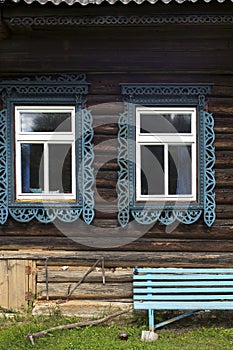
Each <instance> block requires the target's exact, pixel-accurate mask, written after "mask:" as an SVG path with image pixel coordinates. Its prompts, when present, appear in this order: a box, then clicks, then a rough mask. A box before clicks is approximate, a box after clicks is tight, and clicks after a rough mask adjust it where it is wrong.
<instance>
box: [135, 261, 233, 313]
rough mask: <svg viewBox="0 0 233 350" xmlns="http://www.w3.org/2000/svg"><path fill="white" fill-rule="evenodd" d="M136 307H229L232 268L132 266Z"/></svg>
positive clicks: (231, 306) (232, 301) (232, 299)
mask: <svg viewBox="0 0 233 350" xmlns="http://www.w3.org/2000/svg"><path fill="white" fill-rule="evenodd" d="M133 296H134V308H135V309H139V310H142V309H148V310H149V309H158V310H159V309H160V310H169V309H170V310H178V309H179V310H203V309H204V310H210V309H215V310H218V309H220V310H232V309H233V269H231V268H229V269H228V268H226V269H225V268H217V269H214V268H213V269H202V268H201V269H191V268H154V269H151V268H135V269H134V277H133Z"/></svg>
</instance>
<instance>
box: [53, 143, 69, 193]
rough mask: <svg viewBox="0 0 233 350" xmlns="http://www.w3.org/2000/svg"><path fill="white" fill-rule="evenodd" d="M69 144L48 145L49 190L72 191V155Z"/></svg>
mask: <svg viewBox="0 0 233 350" xmlns="http://www.w3.org/2000/svg"><path fill="white" fill-rule="evenodd" d="M71 152H72V151H71V145H70V144H50V145H49V191H50V192H55V193H56V192H57V193H72V160H71V159H72V157H71Z"/></svg>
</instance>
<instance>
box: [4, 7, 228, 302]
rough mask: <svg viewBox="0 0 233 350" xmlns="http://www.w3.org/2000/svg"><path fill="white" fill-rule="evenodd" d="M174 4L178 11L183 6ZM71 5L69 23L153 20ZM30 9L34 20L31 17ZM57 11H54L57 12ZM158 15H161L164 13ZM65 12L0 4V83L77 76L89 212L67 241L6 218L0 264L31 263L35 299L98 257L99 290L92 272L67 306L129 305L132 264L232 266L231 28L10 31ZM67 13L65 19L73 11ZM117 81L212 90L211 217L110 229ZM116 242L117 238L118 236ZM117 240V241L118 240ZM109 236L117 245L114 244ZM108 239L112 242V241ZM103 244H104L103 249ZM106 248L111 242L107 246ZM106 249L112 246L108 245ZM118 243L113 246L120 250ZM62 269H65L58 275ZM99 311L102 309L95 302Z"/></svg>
mask: <svg viewBox="0 0 233 350" xmlns="http://www.w3.org/2000/svg"><path fill="white" fill-rule="evenodd" d="M182 6H183V7H182ZM182 6H181V7H180V6H174V7H170V8H169V9H168V7H164V5H161V6H159V7H158V8H157V9H158V11H157V12H158V13H159V14H162V13H166V14H173V15H174V14H176V13H177V14H178V13H179V14H180V13H181V14H182V13H183V14H185V13H186V14H192V13H193V14H194V13H205V14H206V13H210V12H211V13H213V14H218V13H220V12H221V13H226V14H229V13H231V14H232V13H233V11H232V4H229V5H227V4H226V3H224V4H221V6H222V7H221V11H220V5H216V4H215V5H213V6H212V5H211V6H212V7H211V11H210V10H209V9H210V7H209V5H207V4H206V6H204V5H203V6H200V5H195V6H194V4H191V6H190V4H189V5H187V6H186V5H182ZM151 9H152V7H150V6H148V5H147V6H144V5H143V6H140V11H139V8H138V7H137V6H129V7H127V6H126V7H123V6H118V7H116V8H115V10H116V12H115V13H113V8H112V7H110V6H103V7H102V12H101V7H99V8H98V10H97V12H95V11H94V10H93V8H91V7H90V8H88V7H87V8H86V9H83V8H79V7H74V11H75V14H76V15H85V14H87V15H95V14H98V15H101V14H105V15H106V14H108V15H112V14H118V15H135V14H137V15H143V14H153V12H154V13H155V14H156V13H157V12H156V10H155V7H153V10H152V11H151ZM36 11H37V12H36ZM62 11H63V12H62ZM165 11H166V12H165ZM36 13H37V14H39V15H43V14H46V15H54V14H64V15H69V14H71V10H69V9H68V8H67V7H64V8H60V12H59V9H57V8H56V9H55V8H53V6H47V7H46V6H45V7H40V6H39V7H38V8H37V7H36V6H34V7H30V10H29V8H28V7H24V6H18V7H17V8H16V7H14V6H6V7H5V9H4V12H3V15H4V18H5V21H6V23H8V25H9V28H10V35H9V36H8V37H7V38H6V39H5V40H1V41H0V79H6V78H12V77H14V78H17V77H23V76H25V75H26V76H27V75H30V74H41V73H43V74H44V73H46V74H48V73H70V72H83V73H86V75H87V81H88V82H89V83H90V92H89V95H88V101H87V104H88V106H87V107H88V108H90V109H91V110H92V112H93V117H94V131H95V136H94V146H95V164H94V165H95V175H96V188H95V200H96V213H95V219H94V222H93V223H92V224H91V226H89V227H88V226H87V225H84V224H79V225H78V226H77V227H76V229H75V230H73V231H72V232H70V233H69V235H68V237H67V235H65V234H64V233H62V232H64V231H63V230H59V227H56V226H54V225H53V224H40V223H38V222H36V221H33V222H30V223H27V224H22V223H17V222H15V221H14V220H13V219H11V218H9V220H8V221H7V222H6V224H4V225H2V226H1V227H0V249H1V255H0V258H1V259H32V260H35V261H36V264H37V272H38V273H37V297H38V299H42V300H44V299H46V279H45V260H46V258H49V261H48V266H49V277H48V283H49V298H50V299H52V300H53V299H57V298H58V299H62V300H65V299H66V294H67V290H68V288H69V286H70V285H72V283H74V282H75V281H78V280H79V278H80V276H81V275H82V274H83V273H85V271H86V270H85V269H86V268H88V267H90V266H91V265H92V264H93V263H94V262H95V261H96V260H97V259H98V258H100V257H104V258H105V268H106V285H105V286H103V285H102V284H101V276H99V275H98V271H95V273H93V274H92V275H90V277H88V279H87V280H86V282H85V283H84V284H83V285H82V286H80V287H79V288H78V289H77V290H76V292H75V294H74V295H73V297H72V298H74V299H77V298H78V299H86V300H88V302H90V303H91V302H92V301H93V300H95V302H97V301H98V300H99V302H100V303H102V302H103V301H109V302H111V301H112V302H115V303H117V302H119V301H120V302H122V303H124V302H129V301H130V300H131V299H130V298H131V297H132V291H131V290H132V288H131V280H132V270H131V267H133V266H135V265H139V266H192V267H195V266H212V267H215V266H221V267H229V266H232V261H233V61H232V57H233V25H232V24H216V25H214V24H209V25H208V24H205V25H201V24H199V25H197V24H195V25H191V24H190V25H187V24H186V25H182V24H176V25H172V24H170V25H154V26H142V25H134V26H111V25H109V26H76V27H66V28H63V27H49V26H47V27H46V26H45V27H34V28H33V27H20V28H18V27H13V26H11V25H10V24H9V23H10V18H11V17H13V16H16V15H23V14H25V15H26V14H27V15H29V14H30V15H35V14H36ZM72 13H74V12H72ZM121 83H189V84H192V83H193V84H195V83H207V84H213V88H212V92H211V96H210V98H209V102H208V111H209V112H211V113H213V115H214V119H215V133H216V140H215V147H216V166H215V171H216V182H217V184H216V191H215V192H216V202H217V208H216V213H217V219H216V221H215V223H214V225H213V226H212V227H211V228H208V227H207V226H205V225H204V224H203V222H202V220H201V219H200V220H199V221H198V222H197V223H195V224H193V225H191V226H189V225H182V224H179V225H178V226H177V227H173V228H167V227H165V226H163V225H161V224H155V225H154V226H153V227H150V228H148V229H147V228H143V231H142V229H141V228H140V227H135V230H134V232H133V233H132V232H128V231H127V230H125V231H122V230H120V229H119V227H118V223H117V195H116V182H117V171H118V166H117V161H116V158H117V147H118V145H117V133H118V127H117V121H118V117H119V113H121V112H122V111H123V104H122V97H121V94H120V84H121ZM118 235H119V236H118ZM121 235H122V236H121ZM117 237H118V238H119V239H117ZM114 240H115V241H114ZM106 242H107V243H106ZM109 242H110V243H109ZM114 242H115V244H114ZM122 242H124V243H126V244H124V245H121V244H120V243H122ZM64 265H67V266H69V268H68V269H67V270H62V269H61V267H62V266H64ZM101 305H102V304H101Z"/></svg>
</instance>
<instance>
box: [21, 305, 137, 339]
mask: <svg viewBox="0 0 233 350" xmlns="http://www.w3.org/2000/svg"><path fill="white" fill-rule="evenodd" d="M132 309H133V308H132V307H130V308H128V309H127V310H121V311H117V312H115V313H114V314H111V315H108V316H105V317H103V318H100V319H98V320H94V321H85V322H77V323H69V324H65V325H60V326H55V327H51V328H48V329H45V330H43V331H40V332H36V333H31V334H28V335H27V336H26V338H28V339H29V340H30V342H31V344H32V345H35V342H34V339H37V338H41V337H43V336H44V335H46V334H47V333H51V332H54V331H57V330H63V329H72V328H77V327H86V326H97V325H99V324H101V323H104V322H107V321H109V320H111V319H113V318H115V317H117V316H120V315H123V314H126V313H127V312H129V311H131V310H132Z"/></svg>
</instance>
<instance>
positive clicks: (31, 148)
mask: <svg viewBox="0 0 233 350" xmlns="http://www.w3.org/2000/svg"><path fill="white" fill-rule="evenodd" d="M43 152H44V146H43V144H30V143H23V144H21V167H22V169H21V176H22V189H21V190H22V193H41V192H42V191H43V189H44V179H43V168H44V159H43Z"/></svg>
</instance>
